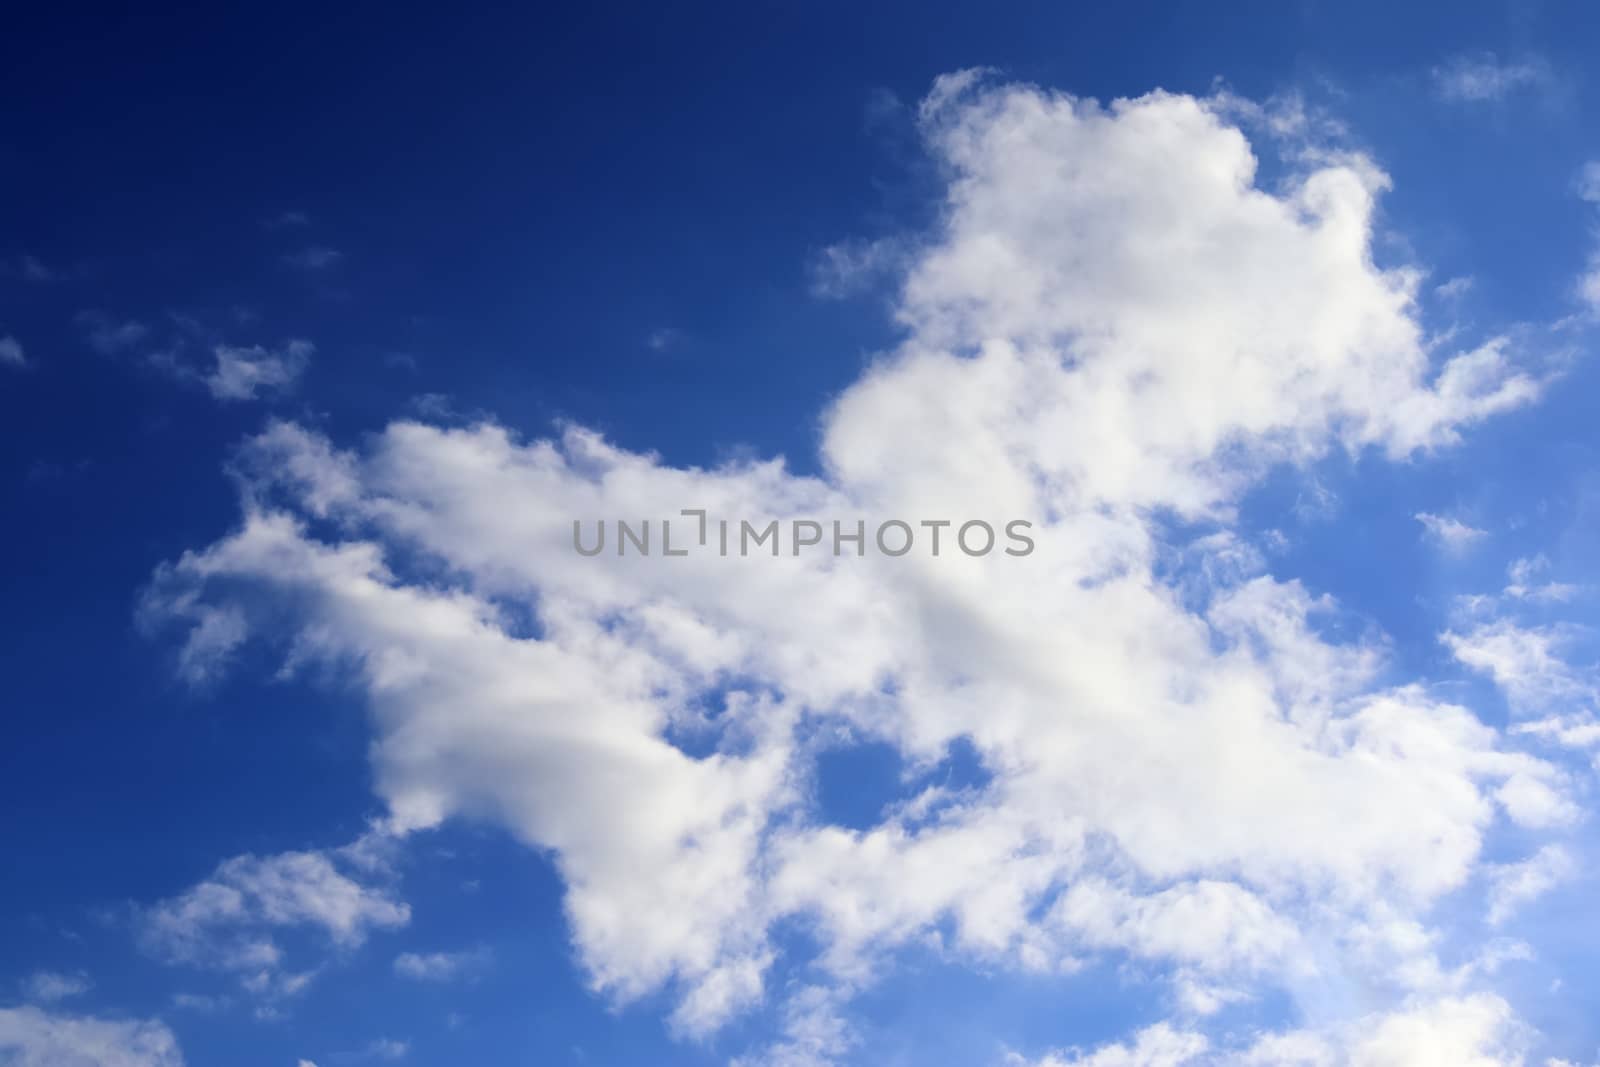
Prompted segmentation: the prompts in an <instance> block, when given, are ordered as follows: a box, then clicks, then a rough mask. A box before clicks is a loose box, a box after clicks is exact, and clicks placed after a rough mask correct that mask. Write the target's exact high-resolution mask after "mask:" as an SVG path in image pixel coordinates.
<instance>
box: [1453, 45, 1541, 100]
mask: <svg viewBox="0 0 1600 1067" xmlns="http://www.w3.org/2000/svg"><path fill="white" fill-rule="evenodd" d="M1432 77H1433V87H1434V91H1435V92H1436V93H1437V94H1438V95H1439V97H1440V98H1441V99H1444V100H1450V101H1454V102H1460V103H1483V102H1488V101H1496V100H1504V99H1506V98H1508V97H1510V96H1512V95H1513V94H1515V93H1519V92H1527V91H1530V90H1536V89H1542V88H1548V87H1549V86H1551V85H1553V84H1554V75H1553V73H1552V71H1551V69H1550V65H1549V63H1548V62H1546V61H1545V60H1544V59H1542V58H1540V57H1528V58H1524V59H1521V60H1517V61H1502V60H1501V59H1500V58H1499V57H1498V56H1496V55H1495V54H1494V53H1493V52H1479V53H1475V54H1468V55H1460V56H1456V57H1455V58H1453V59H1451V60H1449V61H1448V62H1445V63H1443V64H1441V65H1439V66H1437V67H1434V68H1433V71H1432Z"/></svg>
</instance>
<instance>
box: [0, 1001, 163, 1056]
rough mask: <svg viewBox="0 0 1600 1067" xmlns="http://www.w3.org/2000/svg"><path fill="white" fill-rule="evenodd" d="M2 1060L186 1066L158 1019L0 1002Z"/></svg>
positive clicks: (0, 1053) (0, 1048) (0, 1051)
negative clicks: (5, 1005) (2, 1004)
mask: <svg viewBox="0 0 1600 1067" xmlns="http://www.w3.org/2000/svg"><path fill="white" fill-rule="evenodd" d="M0 1063H5V1064H6V1065H7V1067H183V1054H182V1053H181V1052H180V1051H179V1049H178V1042H177V1039H176V1038H174V1037H173V1035H172V1031H171V1030H169V1029H167V1027H166V1026H165V1025H163V1024H161V1023H159V1022H147V1021H139V1020H112V1019H97V1018H94V1017H92V1016H83V1015H53V1014H50V1013H49V1012H45V1011H42V1010H40V1009H38V1008H32V1007H23V1008H0Z"/></svg>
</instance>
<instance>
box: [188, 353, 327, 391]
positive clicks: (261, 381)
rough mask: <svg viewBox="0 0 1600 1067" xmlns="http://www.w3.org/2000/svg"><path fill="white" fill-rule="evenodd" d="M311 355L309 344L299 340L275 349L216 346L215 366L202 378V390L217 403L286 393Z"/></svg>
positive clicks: (300, 373)
mask: <svg viewBox="0 0 1600 1067" xmlns="http://www.w3.org/2000/svg"><path fill="white" fill-rule="evenodd" d="M315 351H316V346H314V345H313V344H312V343H311V342H310V341H300V340H294V341H290V342H289V343H288V344H286V345H284V346H283V347H282V348H277V349H268V348H263V347H262V346H261V345H251V346H250V347H248V348H240V347H236V346H232V345H218V346H217V347H216V348H215V349H213V351H212V354H213V356H214V357H215V359H216V365H215V366H214V367H213V368H212V370H211V372H210V373H209V374H207V375H206V376H205V383H206V387H207V388H208V389H210V390H211V395H212V396H214V397H216V398H217V399H218V400H257V399H260V398H261V397H262V396H263V395H265V394H270V393H284V392H288V391H289V390H291V389H293V388H294V386H295V383H296V382H298V381H299V380H300V376H301V375H302V374H303V373H305V369H306V367H307V365H308V364H309V363H310V362H311V354H312V353H313V352H315Z"/></svg>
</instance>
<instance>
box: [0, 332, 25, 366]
mask: <svg viewBox="0 0 1600 1067" xmlns="http://www.w3.org/2000/svg"><path fill="white" fill-rule="evenodd" d="M27 365H28V359H27V357H26V356H25V355H24V354H23V352H22V345H21V343H20V342H18V340H17V339H16V338H15V337H12V336H10V335H9V334H7V335H5V336H3V337H0V367H26V366H27Z"/></svg>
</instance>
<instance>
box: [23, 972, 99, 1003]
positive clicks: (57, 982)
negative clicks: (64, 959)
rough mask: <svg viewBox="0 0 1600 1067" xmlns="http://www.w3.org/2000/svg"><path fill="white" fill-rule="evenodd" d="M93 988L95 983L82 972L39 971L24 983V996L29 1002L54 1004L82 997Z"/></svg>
mask: <svg viewBox="0 0 1600 1067" xmlns="http://www.w3.org/2000/svg"><path fill="white" fill-rule="evenodd" d="M93 988H94V983H93V982H91V981H89V976H88V975H86V974H83V973H82V972H81V971H80V972H78V973H76V974H62V973H61V972H59V971H39V972H37V973H35V974H33V975H30V976H29V977H28V979H27V980H26V981H25V982H23V983H22V991H23V994H24V995H25V996H26V997H27V998H28V999H29V1000H31V1001H35V1002H37V1003H41V1004H53V1003H55V1002H56V1001H58V1000H65V999H67V998H68V997H77V996H82V995H83V994H85V993H87V992H88V991H89V990H91V989H93Z"/></svg>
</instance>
